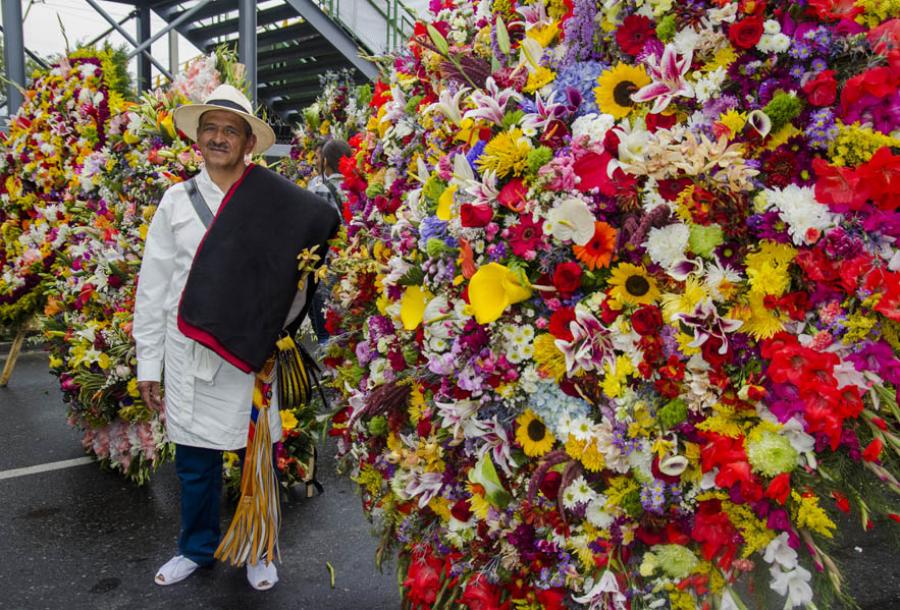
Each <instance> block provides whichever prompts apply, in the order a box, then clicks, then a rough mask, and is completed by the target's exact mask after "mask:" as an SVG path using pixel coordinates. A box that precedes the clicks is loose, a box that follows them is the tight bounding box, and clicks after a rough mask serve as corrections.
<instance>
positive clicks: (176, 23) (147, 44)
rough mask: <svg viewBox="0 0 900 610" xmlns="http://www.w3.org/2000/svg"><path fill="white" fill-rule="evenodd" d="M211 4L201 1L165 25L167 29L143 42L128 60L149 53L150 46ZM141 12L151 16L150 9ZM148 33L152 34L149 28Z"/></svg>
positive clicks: (206, 0)
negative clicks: (145, 51)
mask: <svg viewBox="0 0 900 610" xmlns="http://www.w3.org/2000/svg"><path fill="white" fill-rule="evenodd" d="M209 2H210V0H201V1H200V3H199V4H197V5H195V6H193V7H191V9H190V10H187V11H185V12H183V13H181V14H180V15H179V16H178V17H177V18H176V19H175V20H174V21H171V22H170V23H167V24H166V25H165V27H164V28H162V29H161V30H160V31H158V32H157V33H156V34H154V35H153V36H151V37H149V38H147V39H145V40H143V41H141V44H140V46H138V47H137V48H136V49H134V50H133V51H132V52H131V53H129V54H128V59H131V58H132V57H134V56H135V55H137V54H139V53H143V51H144V49H147V50H148V51H149V50H150V45H152V44H153V43H154V42H156V41H157V40H159V39H160V38H162V37H163V36H165V35H166V34H168V33H169V32H171V31H173V30H175V28H177V27H178V26H179V25H181V24H182V22H184V21H186V20H188V19H190V18H191V16H193V15H194V13H196V12H197V11H198V10H200V9H201V8H203V7H204V6H205V5H206V4H209ZM140 11H141V13H143V12H144V11H147V16H148V17H149V16H150V9H149V8H142V9H140ZM148 21H149V19H148ZM147 33H148V34H149V33H150V30H149V28H148V30H147Z"/></svg>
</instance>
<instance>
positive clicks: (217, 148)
mask: <svg viewBox="0 0 900 610" xmlns="http://www.w3.org/2000/svg"><path fill="white" fill-rule="evenodd" d="M209 149H210V150H217V151H219V152H228V147H227V146H214V145H212V144H210V145H209Z"/></svg>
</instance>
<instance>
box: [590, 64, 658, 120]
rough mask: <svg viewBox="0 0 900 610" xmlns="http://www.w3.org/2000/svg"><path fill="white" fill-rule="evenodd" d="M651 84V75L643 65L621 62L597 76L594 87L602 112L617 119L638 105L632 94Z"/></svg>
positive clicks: (623, 116) (626, 114) (598, 105)
mask: <svg viewBox="0 0 900 610" xmlns="http://www.w3.org/2000/svg"><path fill="white" fill-rule="evenodd" d="M649 84H650V77H649V76H647V73H646V72H645V71H644V67H643V66H630V65H628V64H623V63H619V64H617V65H616V66H615V67H614V68H610V69H609V70H606V71H605V72H604V73H603V74H601V75H600V77H599V78H597V87H595V88H594V96H595V97H596V99H597V107H598V108H600V111H601V112H605V113H606V114H611V115H612V116H614V117H615V118H617V119H621V118H625V117H626V116H628V115H629V114H631V113H632V112H633V111H634V108H635V105H636V103H635V102H634V101H633V100H632V99H631V95H632V94H633V93H635V92H636V91H637V90H638V89H640V88H641V87H643V86H645V85H649Z"/></svg>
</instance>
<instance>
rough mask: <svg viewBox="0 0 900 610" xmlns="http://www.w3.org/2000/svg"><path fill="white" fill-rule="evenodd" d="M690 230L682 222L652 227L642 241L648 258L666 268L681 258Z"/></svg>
mask: <svg viewBox="0 0 900 610" xmlns="http://www.w3.org/2000/svg"><path fill="white" fill-rule="evenodd" d="M690 237H691V230H690V229H689V228H688V226H687V225H685V224H682V223H675V224H671V225H668V226H665V227H662V228H659V229H658V228H656V227H654V228H652V229H650V232H649V233H648V235H647V241H646V242H644V248H646V250H647V254H649V255H650V259H651V260H652V261H653V262H654V263H656V264H657V265H660V266H662V267H664V268H666V269H669V268H671V267H672V266H673V265H674V264H675V263H677V262H678V261H680V260H682V259H683V258H684V257H685V256H684V251H685V250H686V249H687V246H688V240H689V239H690Z"/></svg>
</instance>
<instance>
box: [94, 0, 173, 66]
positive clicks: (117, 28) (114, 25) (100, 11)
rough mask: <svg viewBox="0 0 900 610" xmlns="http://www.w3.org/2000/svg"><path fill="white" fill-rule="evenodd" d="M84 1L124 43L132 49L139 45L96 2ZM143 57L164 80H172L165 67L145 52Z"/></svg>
mask: <svg viewBox="0 0 900 610" xmlns="http://www.w3.org/2000/svg"><path fill="white" fill-rule="evenodd" d="M84 1H85V2H87V3H88V4H90V5H91V8H93V9H94V10H95V11H97V14H99V15H100V16H101V17H103V18H104V19H105V20H106V23H108V24H109V25H111V26H112V28H113V29H114V30H115V31H117V32H118V33H119V34H120V35H121V36H122V38H124V39H125V40H126V41H128V44H130V45H131V46H133V47H137V46H138V45H139V43H138V41H136V40H135V39H134V36H132V35H131V34H129V33H128V32H126V31H125V30H124V29H122V26H120V25H119V24H118V23H116V20H115V19H113V18H112V16H110V14H109V13H107V12H106V11H105V10H103V7H102V6H100V5H99V4H97V2H96V0H84ZM144 55H145V56H147V57H148V58H149V59H150V62H151V63H152V64H153V65H154V66H156V69H157V70H159V71H160V72H162V73H163V75H164V76H165V77H166V78H168V79H169V80H173V79H172V73H171V72H169V71H168V70H167V69H166V67H165V66H163V65H162V64H160V63H159V62H158V61H156V59H155V58H154V57H153V55H151V54H150V53H149V52H148V51H146V50H145V51H144Z"/></svg>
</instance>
